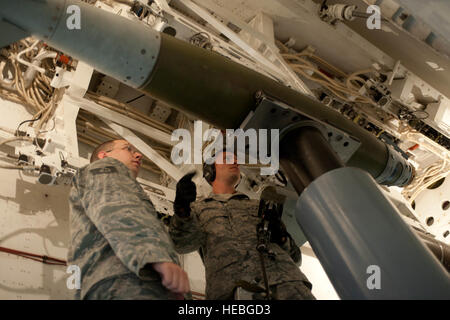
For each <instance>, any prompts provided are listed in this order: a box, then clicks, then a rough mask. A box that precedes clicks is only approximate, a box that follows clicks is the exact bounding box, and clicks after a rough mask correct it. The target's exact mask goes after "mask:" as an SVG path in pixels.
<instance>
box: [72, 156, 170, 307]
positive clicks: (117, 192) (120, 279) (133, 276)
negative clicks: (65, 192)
mask: <svg viewBox="0 0 450 320" xmlns="http://www.w3.org/2000/svg"><path fill="white" fill-rule="evenodd" d="M69 202H70V209H71V214H70V233H71V244H70V247H69V253H68V264H69V265H72V264H73V265H77V266H79V267H80V269H81V290H77V293H76V296H75V298H78V299H167V298H171V297H172V296H171V294H170V292H169V291H168V290H167V289H165V288H164V287H163V286H162V284H161V278H160V276H159V274H158V273H157V272H156V271H155V270H154V269H153V268H152V267H151V266H146V265H147V264H150V263H154V262H173V263H176V264H178V265H179V261H178V256H177V254H176V252H175V250H174V246H173V243H172V241H171V239H170V237H169V235H168V233H167V231H166V230H165V229H164V226H163V224H162V223H161V221H160V220H158V218H157V214H156V210H155V208H154V206H153V204H152V203H151V201H150V199H149V198H148V196H147V195H146V193H145V192H144V190H143V189H142V187H141V186H140V185H139V183H138V182H137V181H136V179H134V177H133V176H132V175H131V171H130V170H129V169H128V168H127V167H126V166H125V165H124V164H123V163H122V162H120V161H119V160H116V159H113V158H109V157H108V158H104V159H102V160H97V161H95V162H93V163H91V164H90V165H88V166H86V167H83V168H81V169H80V170H79V171H78V173H77V174H76V176H75V177H74V180H73V185H72V189H71V192H70V201H69Z"/></svg>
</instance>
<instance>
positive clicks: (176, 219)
mask: <svg viewBox="0 0 450 320" xmlns="http://www.w3.org/2000/svg"><path fill="white" fill-rule="evenodd" d="M222 166H228V165H227V164H224V165H222ZM216 168H217V173H218V175H219V165H217V164H216ZM224 169H227V168H224ZM220 170H222V169H220ZM234 171H236V170H234ZM231 172H232V170H231V169H230V170H229V171H228V172H225V174H224V176H225V177H228V175H229V174H231ZM237 172H238V174H239V171H238V170H237ZM182 180H183V179H182ZM216 180H218V178H216ZM216 180H215V181H216ZM180 181H181V180H180ZM215 181H214V182H213V193H211V194H210V195H209V196H208V197H206V198H203V199H199V200H198V201H196V202H193V203H192V204H191V205H190V209H189V208H186V209H187V210H188V211H190V214H189V215H186V214H183V212H182V211H181V214H180V213H179V214H175V215H174V216H173V217H172V219H171V224H170V228H169V233H170V236H171V237H172V240H173V241H174V244H175V248H176V250H177V251H178V252H179V253H189V252H192V251H195V250H197V249H199V248H200V252H201V253H202V255H203V257H202V258H203V262H204V265H205V271H206V298H207V299H233V294H234V289H235V287H236V286H237V285H236V282H237V281H240V280H243V281H246V282H247V283H250V284H255V285H257V286H259V287H264V282H263V273H262V265H261V261H260V256H259V252H258V250H257V249H256V246H257V243H258V239H257V232H256V231H257V225H258V223H259V222H260V221H261V218H260V217H259V216H258V207H259V201H258V200H251V199H249V198H248V197H247V196H246V195H244V194H242V193H238V192H235V193H231V192H232V191H233V189H234V188H231V189H230V190H231V192H230V193H226V194H220V193H214V191H215V188H214V183H216V182H215ZM191 183H193V182H192V181H191ZM186 186H189V185H187V184H186V182H185V181H184V184H183V189H186ZM194 187H195V185H194ZM181 191H182V190H180V191H179V190H178V189H177V192H181ZM177 197H179V196H178V193H177ZM193 199H195V197H194V198H193ZM175 202H177V200H176V201H175ZM175 212H176V213H177V208H176V206H175ZM178 212H180V209H178ZM268 249H269V250H272V251H273V253H275V258H274V259H270V258H269V257H268V256H267V255H266V254H265V257H264V261H265V268H266V273H267V278H268V282H269V286H270V288H271V290H272V291H273V292H274V294H275V296H276V298H277V299H280V300H283V299H314V296H313V295H312V294H311V291H310V289H311V287H312V285H311V283H310V282H309V281H308V279H307V278H306V276H305V275H304V274H303V273H302V272H301V271H300V269H299V268H298V266H297V265H296V264H295V263H294V261H293V260H292V259H291V257H290V254H289V251H290V249H291V248H290V246H289V242H286V245H285V246H284V248H281V247H280V246H279V245H278V244H275V243H270V244H269V248H268Z"/></svg>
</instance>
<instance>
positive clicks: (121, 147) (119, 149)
mask: <svg viewBox="0 0 450 320" xmlns="http://www.w3.org/2000/svg"><path fill="white" fill-rule="evenodd" d="M104 157H111V158H114V159H117V160H119V161H121V162H122V163H123V164H124V165H126V166H127V167H128V168H129V169H130V170H131V172H132V173H133V176H134V177H135V178H136V177H137V175H138V173H139V169H140V168H141V165H142V157H143V156H142V153H140V152H139V151H138V150H137V149H136V148H135V147H134V146H133V145H131V144H130V143H129V142H128V141H126V140H116V141H114V146H113V148H111V149H109V150H106V151H101V152H100V153H99V158H100V159H102V158H104Z"/></svg>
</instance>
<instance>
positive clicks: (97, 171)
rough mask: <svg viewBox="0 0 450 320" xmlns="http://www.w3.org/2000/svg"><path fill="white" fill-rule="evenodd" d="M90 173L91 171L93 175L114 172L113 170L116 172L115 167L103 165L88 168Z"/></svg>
mask: <svg viewBox="0 0 450 320" xmlns="http://www.w3.org/2000/svg"><path fill="white" fill-rule="evenodd" d="M89 172H90V173H92V174H93V175H97V174H102V173H114V172H116V173H117V172H118V171H117V168H116V167H113V166H109V167H103V168H97V169H92V170H89Z"/></svg>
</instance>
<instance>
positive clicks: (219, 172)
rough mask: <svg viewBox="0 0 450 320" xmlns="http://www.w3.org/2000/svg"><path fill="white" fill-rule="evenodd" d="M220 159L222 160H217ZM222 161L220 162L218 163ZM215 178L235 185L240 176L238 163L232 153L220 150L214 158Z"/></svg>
mask: <svg viewBox="0 0 450 320" xmlns="http://www.w3.org/2000/svg"><path fill="white" fill-rule="evenodd" d="M219 157H220V159H222V161H219ZM219 162H222V163H219ZM215 166H216V179H219V180H222V181H227V182H228V183H229V184H230V185H235V184H236V183H237V182H238V181H239V178H240V176H241V171H240V169H239V164H238V163H237V158H236V156H235V155H234V153H231V152H222V153H219V154H218V156H217V159H216V163H215Z"/></svg>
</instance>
